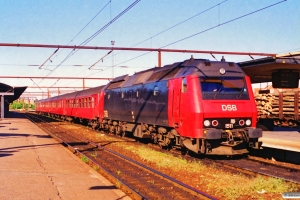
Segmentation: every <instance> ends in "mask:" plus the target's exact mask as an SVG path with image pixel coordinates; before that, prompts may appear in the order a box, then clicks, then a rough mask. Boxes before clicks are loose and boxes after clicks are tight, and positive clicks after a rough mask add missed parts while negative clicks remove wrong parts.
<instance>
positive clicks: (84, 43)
mask: <svg viewBox="0 0 300 200" xmlns="http://www.w3.org/2000/svg"><path fill="white" fill-rule="evenodd" d="M140 1H141V0H136V1H134V2H133V3H132V4H131V5H130V6H128V7H127V8H126V9H125V10H123V11H122V12H121V13H120V14H119V15H117V16H116V17H115V18H114V19H112V20H111V21H109V22H108V23H107V24H106V25H104V26H103V27H102V28H101V29H99V30H98V31H96V32H95V33H94V34H93V35H91V36H90V37H89V38H87V39H86V40H85V41H83V42H82V43H81V44H80V45H79V46H84V45H86V44H87V43H89V42H90V41H91V40H93V39H94V38H95V37H96V36H97V35H99V34H100V33H101V32H102V31H103V30H105V29H106V28H107V27H109V26H110V25H111V24H112V23H114V22H115V21H116V20H117V19H119V18H120V17H121V16H122V15H124V14H125V13H126V12H128V11H129V10H130V9H131V8H133V7H134V6H135V5H136V4H137V3H139V2H140ZM78 50H79V49H73V50H72V51H71V52H70V53H69V54H68V55H67V56H66V58H65V59H63V61H61V63H60V64H58V65H57V66H56V67H55V68H54V69H53V70H52V72H53V71H55V70H56V69H57V68H58V67H59V66H60V65H61V64H62V63H64V62H65V61H66V60H68V59H69V58H70V57H71V56H73V55H74V54H75V53H76V52H77V51H78Z"/></svg>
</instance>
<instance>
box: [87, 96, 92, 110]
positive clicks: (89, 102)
mask: <svg viewBox="0 0 300 200" xmlns="http://www.w3.org/2000/svg"><path fill="white" fill-rule="evenodd" d="M87 107H88V108H90V107H91V97H88V102H87Z"/></svg>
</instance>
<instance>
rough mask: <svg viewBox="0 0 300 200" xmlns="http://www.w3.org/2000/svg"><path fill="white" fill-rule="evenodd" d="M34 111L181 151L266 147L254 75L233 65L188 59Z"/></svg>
mask: <svg viewBox="0 0 300 200" xmlns="http://www.w3.org/2000/svg"><path fill="white" fill-rule="evenodd" d="M36 111H37V112H38V113H40V114H47V115H50V116H53V117H57V118H61V119H63V120H69V121H73V120H80V121H86V122H88V123H89V125H90V126H92V127H93V128H94V129H102V130H104V131H108V132H110V133H113V134H119V135H122V136H124V135H125V134H127V133H129V132H131V133H132V134H133V136H134V137H137V138H145V139H146V138H147V139H150V140H152V141H153V142H154V143H157V144H158V145H160V146H162V147H166V148H178V149H181V150H182V151H183V152H186V151H187V150H190V151H193V152H195V153H199V154H212V155H236V154H245V153H248V150H249V149H259V148H260V147H261V142H259V141H258V139H259V138H260V137H262V130H261V129H259V128H256V120H257V108H256V104H255V100H254V95H253V91H252V87H251V82H250V78H249V77H248V76H246V75H245V73H244V72H243V71H242V70H241V68H240V67H239V66H238V65H237V64H236V63H233V62H225V61H210V60H207V59H194V58H191V59H189V60H185V61H183V62H177V63H174V64H171V65H166V66H164V67H155V68H151V69H148V70H144V71H141V72H137V73H135V74H133V75H131V76H129V75H124V76H120V77H116V78H114V79H113V80H112V81H110V82H109V83H108V84H107V85H103V86H99V87H95V88H91V89H87V90H82V91H77V92H73V93H69V94H64V95H59V96H56V97H51V98H48V99H42V100H39V101H37V102H36Z"/></svg>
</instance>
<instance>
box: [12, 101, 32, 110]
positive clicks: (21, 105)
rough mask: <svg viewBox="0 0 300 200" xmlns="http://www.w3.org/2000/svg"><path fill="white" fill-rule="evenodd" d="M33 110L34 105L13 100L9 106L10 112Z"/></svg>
mask: <svg viewBox="0 0 300 200" xmlns="http://www.w3.org/2000/svg"><path fill="white" fill-rule="evenodd" d="M35 108H36V105H35V103H33V104H31V103H30V104H28V103H24V102H22V101H20V100H15V101H14V102H12V103H11V104H9V109H10V110H18V109H33V110H34V109H35Z"/></svg>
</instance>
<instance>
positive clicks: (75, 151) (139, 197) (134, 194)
mask: <svg viewBox="0 0 300 200" xmlns="http://www.w3.org/2000/svg"><path fill="white" fill-rule="evenodd" d="M24 115H25V117H27V118H28V119H29V120H30V121H31V122H33V123H35V124H36V121H37V120H39V121H40V122H43V124H44V125H45V124H47V125H48V127H50V126H51V125H49V123H47V122H45V121H43V120H42V119H40V118H37V117H36V116H33V115H32V114H28V113H25V114H24ZM52 126H53V125H52ZM39 127H40V128H42V129H43V130H44V131H45V132H46V133H47V134H49V135H50V136H51V137H53V138H54V139H55V140H57V141H58V142H60V143H61V144H62V145H63V146H65V147H67V148H68V149H69V150H70V151H71V152H72V153H74V154H75V153H76V154H77V155H80V156H82V157H83V156H84V157H87V158H88V160H89V161H90V162H91V163H92V164H93V165H96V166H97V167H99V170H100V171H101V172H103V173H104V174H106V176H110V178H111V177H112V178H113V179H115V180H117V181H119V182H120V183H122V185H123V187H124V188H126V189H127V190H129V191H130V192H131V193H132V194H131V195H133V196H134V197H135V199H141V200H147V198H146V197H145V196H143V195H142V194H140V193H139V192H138V191H136V190H134V189H133V188H131V187H130V186H129V184H127V183H125V182H124V181H121V180H120V179H118V177H116V176H115V175H114V174H112V173H110V172H109V171H108V170H106V169H105V168H103V167H101V166H100V165H98V164H97V163H96V162H95V161H93V159H91V158H90V157H89V156H87V155H85V154H83V153H81V152H80V150H78V149H76V148H74V147H72V146H71V145H70V144H69V143H67V142H66V141H63V140H62V139H60V138H59V137H57V136H56V135H55V134H53V133H52V132H51V131H49V130H48V129H47V128H46V127H47V126H39ZM55 127H56V126H55ZM73 137H74V136H73ZM79 139H80V140H84V139H82V138H79ZM84 142H86V143H89V144H92V145H94V146H95V148H97V147H98V145H95V144H94V143H91V142H89V141H86V140H84Z"/></svg>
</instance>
